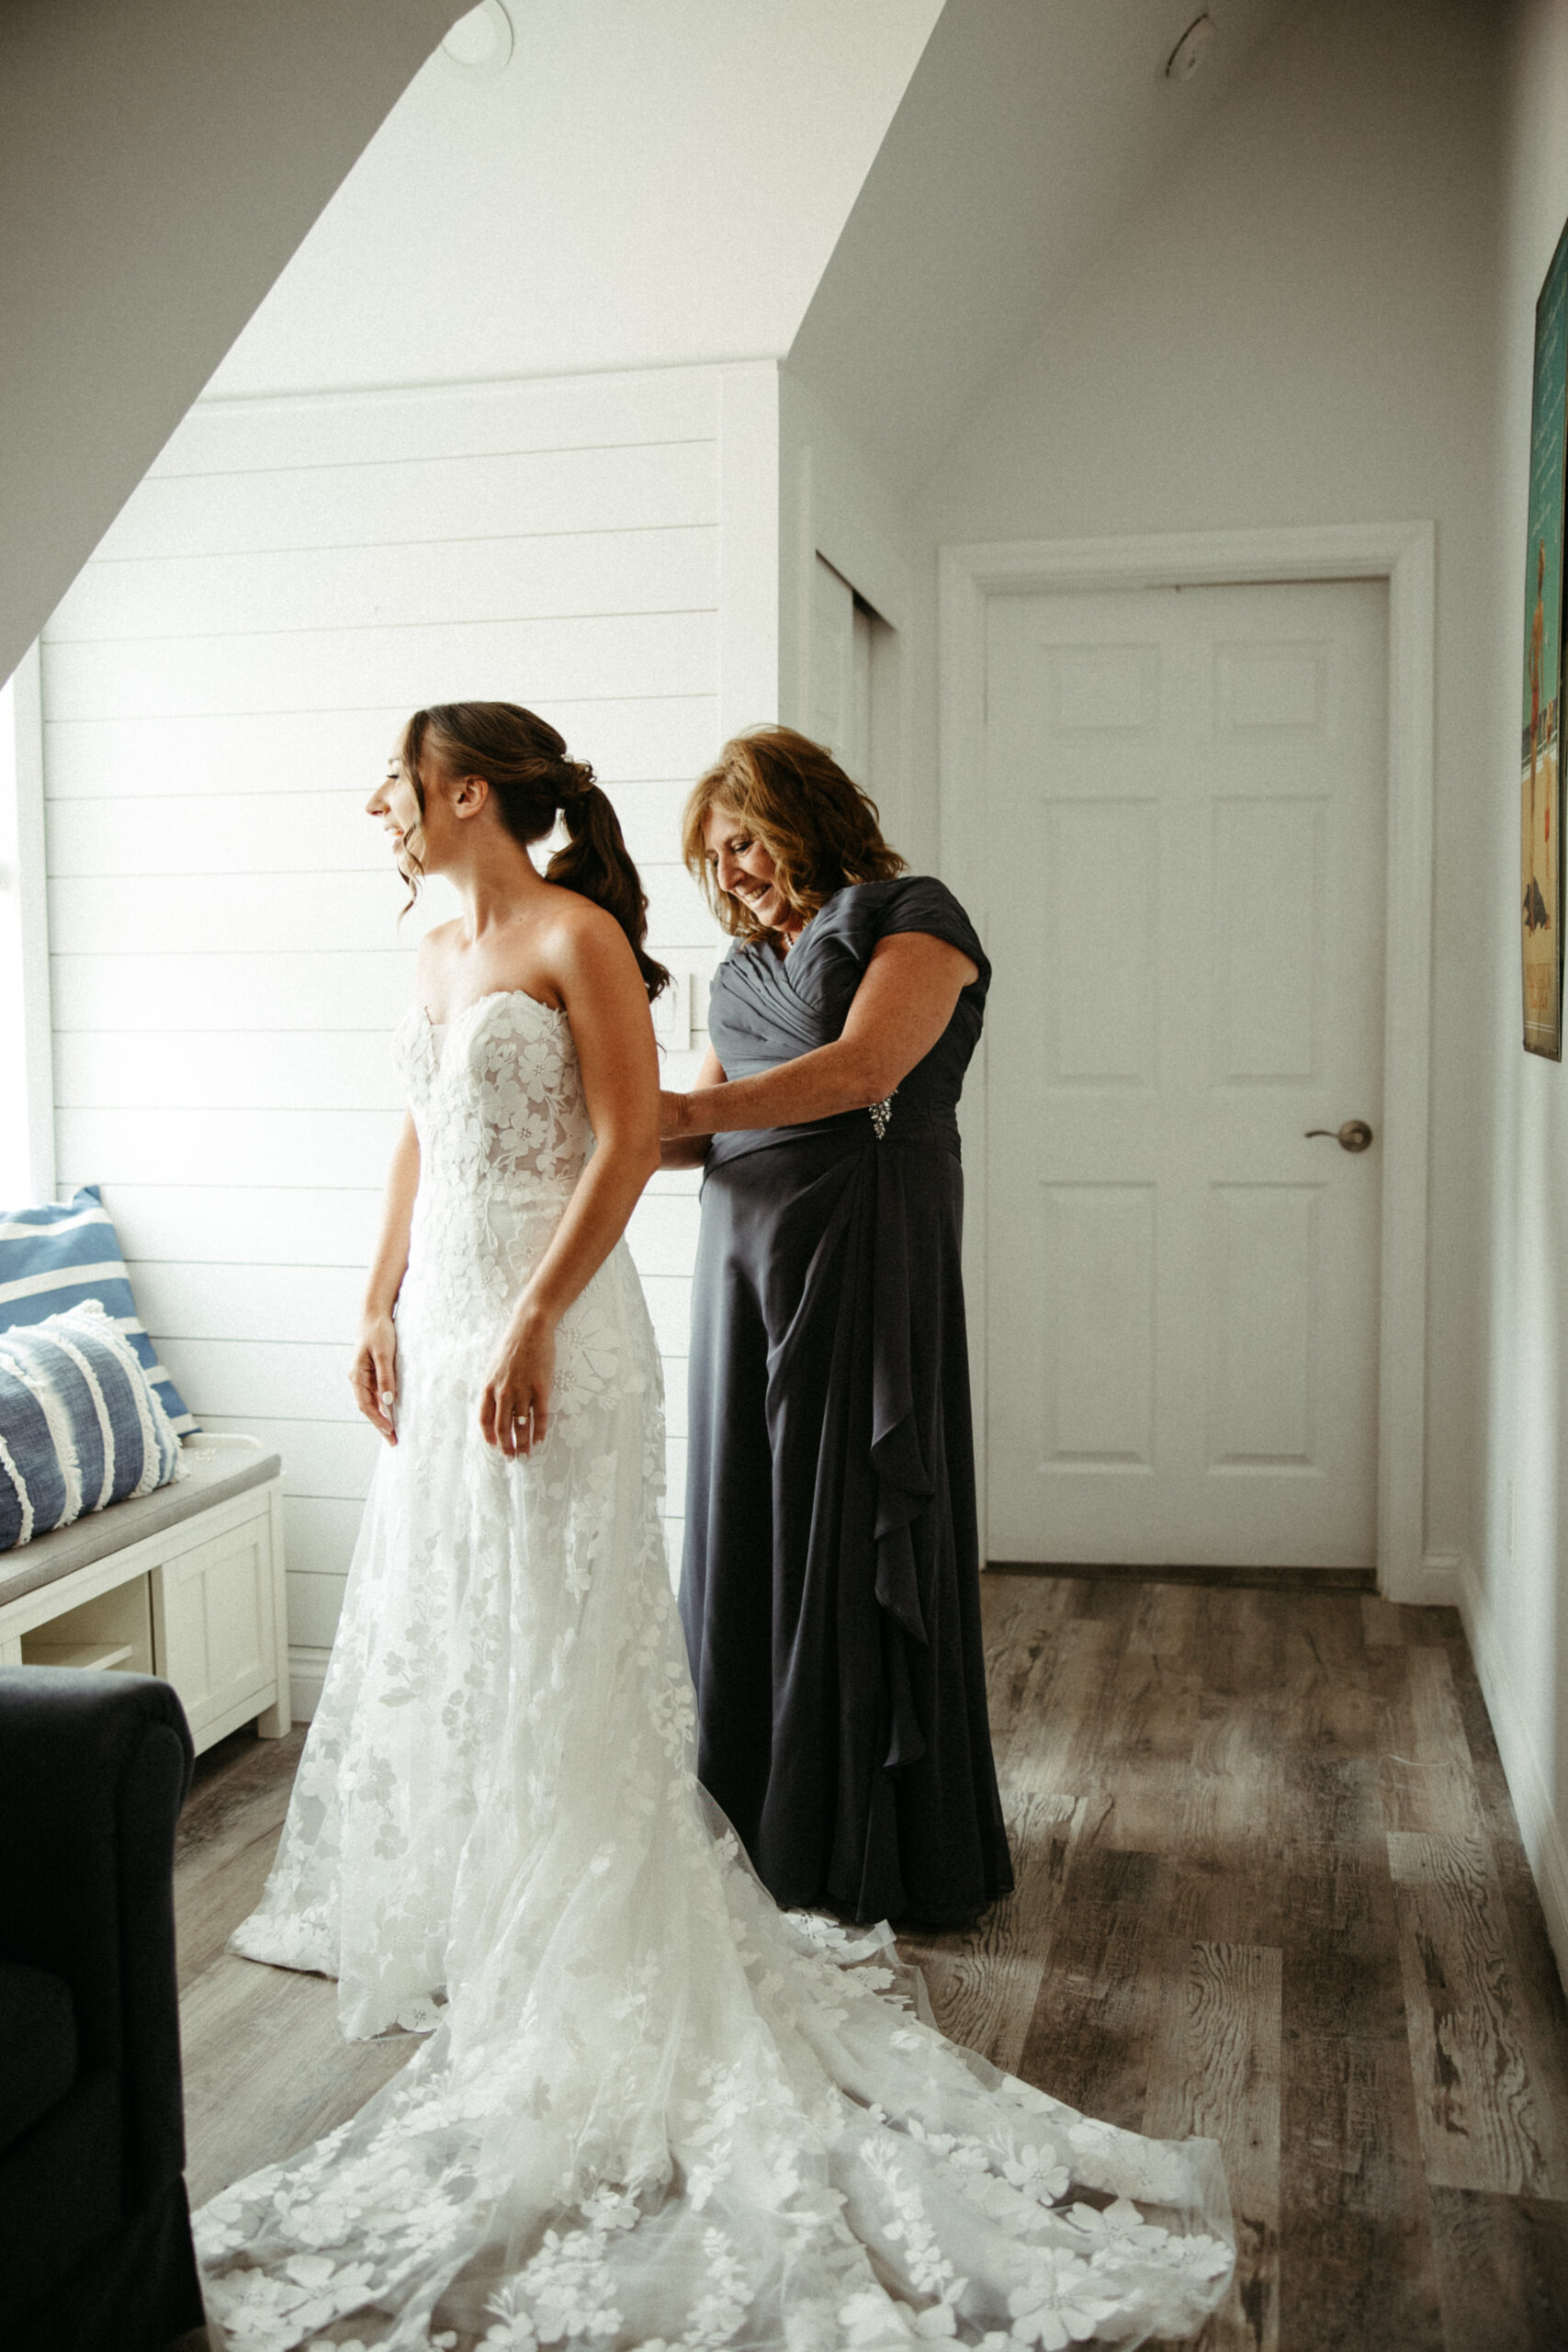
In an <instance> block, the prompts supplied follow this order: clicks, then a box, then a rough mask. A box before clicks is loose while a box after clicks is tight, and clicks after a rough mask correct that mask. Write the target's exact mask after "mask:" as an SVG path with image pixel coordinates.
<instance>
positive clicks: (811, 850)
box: [681, 727, 908, 939]
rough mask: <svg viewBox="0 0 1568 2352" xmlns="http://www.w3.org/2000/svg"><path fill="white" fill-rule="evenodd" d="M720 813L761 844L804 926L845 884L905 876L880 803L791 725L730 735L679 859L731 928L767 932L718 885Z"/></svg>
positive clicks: (688, 815)
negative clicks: (715, 842) (714, 845)
mask: <svg viewBox="0 0 1568 2352" xmlns="http://www.w3.org/2000/svg"><path fill="white" fill-rule="evenodd" d="M715 809H725V810H726V811H727V812H728V814H729V815H731V816H733V817H737V818H739V820H740V822H741V823H742V824H743V825H745V826H746V828H747V830H748V831H750V833H752V834H753V835H754V836H755V838H756V839H757V840H758V841H760V842H761V844H762V847H763V848H764V849H765V850H766V851H767V853H768V855H769V856H770V857H771V858H772V859H773V865H774V867H775V869H776V885H777V888H779V890H780V891H781V892H782V893H783V895H784V898H785V899H787V900H788V902H789V904H790V906H791V907H792V908H793V909H794V910H795V913H796V914H797V915H799V916H800V917H801V919H802V921H803V922H810V920H811V918H812V916H813V915H814V914H816V913H817V911H818V909H819V908H820V907H821V906H822V905H823V904H824V902H825V901H826V900H827V899H830V898H831V897H832V895H833V893H834V891H835V890H841V889H842V888H844V886H845V884H846V883H849V882H886V881H889V880H890V879H891V878H892V876H894V875H895V874H902V873H904V872H905V871H906V870H907V868H908V858H903V857H900V856H899V854H898V853H897V850H896V849H894V848H892V847H891V846H890V845H889V844H888V842H886V841H885V840H884V839H883V837H882V825H881V820H880V819H879V817H878V815H877V809H876V803H875V801H874V799H873V798H872V797H871V795H870V794H869V793H868V792H863V791H862V790H861V788H860V786H859V785H858V784H856V783H855V782H854V781H853V779H852V777H850V776H847V775H845V774H844V771H843V769H842V768H841V767H840V765H839V763H838V762H837V760H835V759H834V757H833V755H832V753H831V752H829V750H827V748H826V747H825V745H823V744H821V743H814V742H812V741H811V739H810V738H809V736H807V735H797V734H796V733H795V729H794V728H793V727H754V728H752V729H750V731H749V732H748V733H746V734H744V735H736V736H732V737H731V739H730V741H728V743H727V744H726V745H725V747H724V749H723V751H722V752H720V753H719V755H718V757H717V759H716V761H715V762H714V763H713V765H712V767H711V768H709V769H708V771H707V773H706V774H705V775H700V776H699V777H698V778H697V781H696V783H695V784H694V786H692V791H691V797H690V798H689V799H688V800H687V802H686V808H685V813H684V815H683V816H682V820H681V854H682V856H683V857H684V859H685V861H686V864H687V865H688V867H689V868H690V870H691V872H692V873H693V874H694V876H695V877H696V880H697V884H698V886H699V888H701V890H702V893H703V896H704V897H705V899H706V900H707V902H708V904H709V906H710V907H711V908H712V909H713V910H714V912H715V914H716V916H717V917H718V920H719V922H721V923H722V924H723V925H724V928H725V930H726V931H728V932H729V933H732V934H733V935H734V937H735V938H737V939H761V938H765V937H766V935H767V933H766V931H765V929H764V926H763V925H762V924H761V923H760V922H758V921H757V918H756V916H755V915H754V914H753V913H752V911H751V910H750V907H749V906H747V904H746V902H745V900H744V899H737V898H733V897H732V896H731V895H730V893H729V892H728V890H721V889H720V888H719V887H718V876H717V874H716V871H715V868H714V865H713V861H712V859H711V858H710V856H709V854H708V845H707V826H708V819H709V818H710V817H711V816H712V814H713V812H714V810H715Z"/></svg>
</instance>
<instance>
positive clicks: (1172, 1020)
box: [982, 582, 1386, 1566]
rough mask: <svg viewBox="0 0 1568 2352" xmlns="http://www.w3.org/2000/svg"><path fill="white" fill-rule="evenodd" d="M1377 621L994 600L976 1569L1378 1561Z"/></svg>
mask: <svg viewBox="0 0 1568 2352" xmlns="http://www.w3.org/2000/svg"><path fill="white" fill-rule="evenodd" d="M1384 594H1385V592H1384V590H1383V588H1382V585H1381V583H1373V582H1332V583H1314V584H1313V585H1311V586H1278V587H1276V586H1264V587H1237V588H1200V589H1185V590H1177V589H1151V590H1138V591H1118V592H1109V593H1105V594H1100V593H1081V592H1079V593H1073V594H1060V595H1034V596H1028V597H1012V598H1007V597H999V598H996V599H993V600H992V603H991V605H990V611H989V621H988V641H987V732H986V744H985V786H984V795H983V812H982V821H983V826H984V838H985V857H984V860H983V865H984V870H985V874H986V876H987V881H986V894H987V903H986V906H985V909H984V917H985V922H986V924H987V945H988V948H989V951H990V954H991V957H992V961H993V963H994V965H995V967H996V974H997V977H996V980H995V983H994V985H993V989H992V994H991V1003H990V1013H989V1019H988V1031H987V1080H988V1085H987V1100H988V1111H987V1118H988V1126H989V1133H988V1136H987V1145H988V1149H987V1190H988V1201H987V1209H988V1215H987V1237H988V1238H987V1253H988V1263H987V1291H988V1297H987V1350H988V1359H989V1360H988V1364H987V1393H988V1406H987V1416H988V1418H987V1484H988V1511H989V1521H990V1543H989V1548H990V1551H991V1554H992V1555H993V1556H994V1557H996V1558H998V1559H1017V1560H1043V1561H1052V1560H1055V1561H1075V1560H1083V1561H1095V1560H1101V1561H1125V1562H1128V1563H1134V1564H1139V1563H1142V1564H1148V1565H1158V1564H1160V1563H1162V1562H1184V1563H1190V1564H1192V1565H1209V1566H1225V1565H1230V1566H1267V1565H1303V1566H1313V1565H1318V1566H1368V1565H1371V1562H1372V1559H1373V1555H1374V1529H1375V1486H1376V1454H1377V1444H1376V1393H1377V1377H1376V1372H1377V1367H1376V1344H1377V1291H1378V1281H1377V1253H1378V1227H1379V1218H1380V1213H1381V1199H1380V1181H1379V1164H1380V1153H1379V1150H1378V1148H1377V1147H1376V1145H1375V1144H1374V1146H1373V1148H1372V1149H1371V1151H1368V1152H1365V1153H1362V1154H1359V1155H1351V1154H1348V1153H1347V1152H1345V1151H1343V1150H1342V1149H1341V1148H1339V1146H1338V1145H1337V1142H1335V1141H1334V1140H1332V1139H1331V1138H1330V1139H1323V1138H1319V1139H1315V1140H1312V1141H1309V1140H1307V1139H1306V1136H1305V1132H1304V1131H1305V1130H1306V1129H1307V1128H1309V1127H1326V1128H1330V1129H1337V1128H1338V1127H1339V1125H1341V1123H1342V1122H1343V1121H1345V1120H1347V1119H1351V1118H1361V1119H1366V1120H1368V1121H1369V1122H1370V1123H1371V1125H1372V1127H1373V1129H1374V1130H1376V1129H1377V1127H1378V1126H1379V1125H1380V1123H1381V1115H1382V1103H1381V1081H1382V1069H1381V1063H1382V910H1383V855H1384V852H1383V833H1384V823H1385V815H1384V808H1385V801H1384V758H1385V752H1384V744H1385V719H1384V693H1385V686H1384V677H1385V664H1386V653H1385V631H1386V617H1385V604H1384Z"/></svg>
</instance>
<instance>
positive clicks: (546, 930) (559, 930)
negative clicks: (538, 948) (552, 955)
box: [538, 882, 629, 959]
mask: <svg viewBox="0 0 1568 2352" xmlns="http://www.w3.org/2000/svg"><path fill="white" fill-rule="evenodd" d="M546 887H547V890H548V893H549V896H548V898H547V901H546V903H545V905H544V907H543V909H542V910H541V918H540V927H539V933H538V935H539V937H540V939H541V941H542V942H543V941H547V942H548V943H549V945H550V947H551V949H552V950H554V951H555V952H557V953H559V954H563V955H567V956H571V957H573V958H574V959H581V958H582V957H585V956H604V955H606V954H610V955H614V954H615V953H616V952H617V951H618V950H621V951H626V952H628V953H629V949H628V946H627V941H626V933H625V932H624V931H623V930H622V929H621V926H620V924H619V923H618V922H616V921H615V916H614V915H613V914H611V913H609V912H608V911H607V910H606V909H605V908H604V907H601V906H597V905H595V903H594V901H593V900H592V899H585V898H584V897H583V895H582V893H581V890H568V889H566V888H563V887H562V886H561V885H560V884H559V883H556V882H551V883H548V884H547V886H546Z"/></svg>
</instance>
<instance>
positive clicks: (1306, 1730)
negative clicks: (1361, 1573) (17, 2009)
mask: <svg viewBox="0 0 1568 2352" xmlns="http://www.w3.org/2000/svg"><path fill="white" fill-rule="evenodd" d="M984 1600H985V1610H986V1623H987V1647H988V1665H989V1673H990V1691H991V1706H992V1724H993V1730H994V1734H995V1737H996V1744H997V1754H998V1767H999V1770H1000V1774H1001V1780H1002V1788H1003V1795H1004V1801H1005V1803H1006V1804H1007V1808H1008V1816H1009V1823H1010V1833H1011V1836H1012V1839H1013V1850H1014V1861H1015V1868H1016V1871H1017V1879H1018V1885H1017V1890H1016V1892H1015V1893H1014V1894H1012V1895H1011V1896H1010V1898H1009V1900H1008V1901H1007V1902H1006V1903H1003V1904H998V1905H996V1906H995V1908H994V1909H993V1910H992V1911H991V1913H990V1914H989V1915H988V1916H987V1918H986V1919H984V1920H983V1921H982V1922H981V1923H980V1925H979V1926H978V1927H977V1928H976V1929H975V1930H974V1931H973V1932H972V1933H971V1934H968V1935H965V1936H944V1937H935V1938H929V1939H928V1938H922V1937H919V1936H905V1937H904V1938H902V1939H901V1941H902V1944H903V1948H904V1950H905V1951H906V1953H907V1954H908V1957H909V1958H911V1959H913V1960H916V1961H918V1962H919V1964H920V1966H921V1967H922V1968H923V1969H924V1971H925V1973H926V1978H927V1982H928V1985H930V1988H931V1998H932V2003H933V2006H934V2007H935V2009H936V2013H937V2016H938V2018H939V2020H940V2021H941V2022H942V2025H943V2026H944V2028H945V2029H946V2030H947V2031H948V2032H949V2033H951V2034H953V2036H954V2037H955V2038H956V2039H958V2040H960V2041H965V2042H967V2043H969V2044H970V2045H971V2046H972V2047H974V2048H976V2049H978V2050H982V2051H984V2052H985V2053H986V2054H987V2056H988V2057H990V2058H992V2059H993V2060H994V2061H995V2062H996V2063H997V2064H999V2065H1002V2066H1005V2067H1008V2068H1009V2069H1010V2070H1012V2071H1015V2072H1017V2073H1019V2074H1021V2075H1026V2076H1027V2077H1028V2078H1029V2079H1030V2080H1031V2081H1033V2082H1037V2083H1039V2084H1040V2085H1042V2086H1043V2087H1044V2088H1046V2089H1048V2090H1050V2091H1052V2092H1053V2093H1054V2094H1055V2096H1056V2097H1058V2098H1066V2099H1069V2100H1071V2101H1072V2102H1073V2103H1074V2104H1075V2105H1077V2106H1081V2107H1083V2108H1085V2109H1089V2111H1090V2112H1092V2113H1094V2114H1097V2115H1101V2116H1105V2117H1108V2118H1109V2119H1111V2120H1113V2121H1115V2122H1118V2123H1122V2124H1125V2125H1127V2126H1129V2127H1131V2128H1133V2129H1134V2130H1138V2131H1152V2132H1157V2133H1160V2134H1173V2135H1174V2134H1178V2133H1182V2132H1188V2131H1203V2132H1207V2133H1209V2134H1211V2135H1212V2136H1213V2137H1214V2138H1215V2139H1217V2140H1218V2141H1219V2143H1220V2145H1221V2148H1222V2150H1223V2153H1224V2160H1225V2165H1226V2170H1227V2173H1228V2176H1229V2179H1230V2183H1231V2190H1232V2197H1233V2200H1234V2203H1235V2220H1236V2234H1237V2244H1238V2248H1239V2256H1240V2259H1239V2263H1238V2269H1237V2277H1236V2281H1235V2288H1234V2290H1233V2291H1232V2294H1231V2297H1230V2300H1229V2301H1228V2302H1227V2304H1226V2305H1225V2307H1224V2309H1223V2310H1222V2311H1220V2312H1217V2313H1216V2314H1215V2316H1214V2317H1213V2320H1212V2321H1211V2322H1210V2324H1209V2325H1208V2327H1207V2328H1206V2329H1205V2330H1204V2332H1203V2334H1202V2335H1201V2337H1200V2338H1199V2339H1197V2342H1198V2346H1199V2347H1200V2352H1568V2004H1565V2003H1564V1999H1563V1993H1562V1984H1561V1982H1560V1980H1559V1977H1558V1973H1557V1970H1556V1967H1555V1963H1554V1961H1553V1957H1552V1953H1551V1945H1550V1943H1549V1941H1548V1939H1547V1935H1546V1928H1545V1922H1544V1920H1543V1918H1542V1917H1541V1912H1540V1903H1539V1900H1538V1899H1537V1896H1536V1892H1535V1888H1534V1884H1533V1883H1532V1881H1531V1879H1530V1875H1529V1867H1528V1865H1527V1863H1526V1860H1525V1857H1524V1853H1523V1849H1522V1848H1521V1846H1520V1843H1519V1838H1518V1831H1517V1825H1516V1823H1515V1820H1514V1815H1513V1809H1512V1806H1511V1804H1510V1803H1509V1799H1508V1792H1507V1787H1506V1782H1505V1781H1504V1778H1503V1773H1502V1769H1501V1766H1500V1764H1499V1762H1498V1759H1497V1752H1496V1747H1495V1743H1494V1741H1493V1738H1492V1732H1491V1726H1490V1724H1489V1723H1488V1722H1487V1718H1486V1711H1485V1708H1484V1705H1483V1702H1482V1698H1481V1693H1480V1690H1479V1687H1478V1685H1477V1683H1476V1680H1475V1676H1474V1673H1473V1671H1472V1668H1471V1664H1470V1660H1469V1657H1468V1655H1467V1653H1466V1650H1465V1646H1464V1640H1463V1635H1462V1633H1461V1627H1460V1623H1459V1619H1458V1617H1457V1614H1456V1613H1455V1612H1454V1611H1451V1610H1438V1609H1396V1608H1394V1607H1393V1606H1391V1605H1390V1604H1389V1603H1388V1602H1386V1601H1383V1600H1379V1599H1378V1598H1377V1597H1376V1595H1374V1594H1371V1593H1368V1592H1365V1591H1361V1590H1358V1589H1348V1590H1326V1591H1325V1590H1324V1589H1320V1588H1316V1587H1314V1588H1303V1589H1280V1587H1279V1586H1278V1585H1277V1584H1274V1585H1270V1584H1268V1583H1266V1582H1262V1581H1259V1582H1258V1583H1257V1584H1255V1585H1251V1586H1246V1585H1238V1584H1230V1585H1227V1586H1225V1587H1224V1588H1217V1587H1215V1586H1213V1585H1212V1584H1210V1585H1204V1584H1201V1583H1199V1582H1198V1581H1197V1580H1196V1579H1195V1578H1192V1577H1181V1578H1179V1579H1178V1580H1174V1581H1173V1580H1164V1579H1162V1580H1159V1581H1155V1580H1152V1579H1149V1578H1144V1579H1137V1578H1134V1577H1115V1578H1110V1579H1104V1578H1094V1577H1086V1576H1080V1575H1061V1576H1051V1575H1042V1574H1039V1573H1035V1572H1031V1573H1027V1574H1024V1573H1019V1574H998V1575H992V1576H990V1577H987V1578H986V1580H985V1587H984ZM298 1752H299V1735H298V1734H296V1735H295V1736H294V1737H293V1738H292V1739H290V1740H288V1741H257V1740H255V1739H254V1738H251V1737H249V1736H244V1735H240V1736H236V1737H235V1738H234V1739H232V1740H230V1741H227V1742H225V1743H224V1744H223V1746H222V1747H219V1748H215V1749H213V1750H212V1751H211V1752H210V1754H209V1756H207V1757H204V1758H202V1759H201V1761H200V1763H199V1764H198V1766H197V1775H198V1778H197V1787H196V1789H195V1790H194V1791H193V1793H192V1796H191V1800H190V1803H189V1804H188V1805H187V1807H186V1814H185V1816H184V1820H183V1822H182V1825H181V1834H180V1847H179V1854H178V1860H177V1861H176V1866H175V1900H176V1908H177V1915H178V1922H179V1934H180V1954H181V1981H182V1986H183V1988H184V1989H183V1995H182V2016H183V2018H184V2030H185V2061H186V2119H187V2124H186V2128H187V2136H188V2141H189V2150H190V2158H189V2179H190V2187H191V2193H192V2199H193V2202H199V2201H200V2199H202V2198H203V2197H206V2196H210V2195H211V2194H212V2193H213V2192H214V2191H215V2190H216V2189H217V2188H220V2186H222V2185H223V2183H225V2182H226V2181H228V2180H230V2179H232V2178H234V2177H236V2176H237V2175H239V2174H240V2173H242V2172H244V2171H248V2170H250V2169H252V2168H253V2167H254V2166H255V2165H260V2164H263V2163H265V2162H268V2161H270V2160H271V2159H272V2158H275V2157H276V2156H280V2155H282V2154H285V2153H287V2152H288V2150H290V2149H292V2148H295V2147H298V2146H300V2145H302V2144H303V2143H305V2142H306V2141H308V2140H310V2139H311V2138H313V2137H315V2136H316V2135H317V2134H318V2133H320V2132H321V2131H328V2130H330V2129H331V2128H332V2127H333V2125H334V2124H336V2123H337V2122H339V2121H340V2120H342V2119H343V2118H344V2116H346V2115H348V2114H350V2113H351V2112H352V2111H353V2110H354V2109H355V2108H357V2107H358V2106H359V2105H360V2104H361V2103H362V2101H363V2100H364V2099H365V2098H367V2096H368V2095H369V2093H370V2092H371V2091H372V2090H374V2089H376V2088H378V2086H379V2085H380V2084H381V2083H382V2082H384V2081H386V2080H387V2079H388V2078H389V2076H390V2075H391V2074H393V2073H394V2072H395V2071H396V2069H397V2068H398V2067H399V2066H400V2064H403V2063H404V2061H405V2059H406V2058H407V2056H408V2055H409V2054H410V2052H411V2051H412V2047H413V2046H414V2045H413V2044H412V2042H408V2041H391V2042H386V2043H368V2044H366V2043H359V2044H345V2043H344V2042H343V2041H341V2040H340V2039H339V2036H338V2031H337V2019H336V2014H335V2009H334V2006H333V1986H332V1985H328V1984H325V1983H323V1982H322V1981H321V1980H320V1979H317V1978H312V1977H301V1976H294V1975H290V1974H288V1973H284V1972H281V1971H277V1970H272V1969H265V1968H258V1967H255V1966H254V1965H252V1964H251V1963H249V1962H244V1961H240V1960H236V1959H234V1958H232V1957H231V1955H229V1954H227V1953H226V1952H225V1951H224V1950H223V1944H224V1939H225V1938H226V1937H227V1936H228V1934H229V1932H230V1930H231V1928H232V1927H233V1926H234V1925H235V1924H236V1922H237V1921H238V1920H239V1919H240V1918H242V1917H243V1916H244V1913H245V1912H246V1911H247V1910H248V1909H249V1908H250V1906H251V1905H252V1904H253V1903H254V1899H255V1896H256V1894H257V1892H258V1891H259V1888H260V1885H261V1883H262V1880H263V1878H264V1877H265V1872H266V1870H267V1867H268V1864H269V1862H270V1860H271V1856H272V1851H273V1849H274V1847H275V1845H276V1835H277V1831H278V1828H279V1826H281V1823H282V1819H283V1815H284V1811H285V1808H286V1805H287V1803H288V1785H289V1781H290V1779H291V1776H292V1772H293V1768H294V1761H295V1758H296V1757H297V1756H298Z"/></svg>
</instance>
